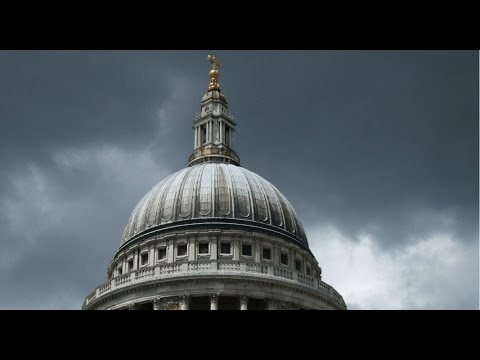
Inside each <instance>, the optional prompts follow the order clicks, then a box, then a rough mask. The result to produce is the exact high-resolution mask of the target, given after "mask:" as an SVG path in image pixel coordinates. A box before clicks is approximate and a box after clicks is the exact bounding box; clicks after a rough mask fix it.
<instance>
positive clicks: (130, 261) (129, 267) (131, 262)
mask: <svg viewBox="0 0 480 360" xmlns="http://www.w3.org/2000/svg"><path fill="white" fill-rule="evenodd" d="M127 265H128V266H127V269H128V270H127V271H132V270H133V259H130V260H128V263H127Z"/></svg>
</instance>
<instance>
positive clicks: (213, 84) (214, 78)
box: [207, 54, 220, 91]
mask: <svg viewBox="0 0 480 360" xmlns="http://www.w3.org/2000/svg"><path fill="white" fill-rule="evenodd" d="M207 60H209V61H210V62H211V63H212V70H210V73H209V74H208V75H209V76H210V84H209V85H208V90H219V91H220V84H219V83H218V77H219V76H220V73H219V72H218V69H219V68H220V63H219V62H218V61H217V56H216V55H215V54H212V55H208V56H207Z"/></svg>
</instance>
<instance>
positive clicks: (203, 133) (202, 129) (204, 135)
mask: <svg viewBox="0 0 480 360" xmlns="http://www.w3.org/2000/svg"><path fill="white" fill-rule="evenodd" d="M200 134H201V137H202V139H201V140H202V144H205V143H206V142H207V126H206V125H202V126H201V127H200Z"/></svg>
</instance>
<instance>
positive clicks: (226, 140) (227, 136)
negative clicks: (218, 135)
mask: <svg viewBox="0 0 480 360" xmlns="http://www.w3.org/2000/svg"><path fill="white" fill-rule="evenodd" d="M225 145H227V146H230V128H229V127H228V126H227V125H225Z"/></svg>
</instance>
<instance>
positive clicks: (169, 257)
mask: <svg viewBox="0 0 480 360" xmlns="http://www.w3.org/2000/svg"><path fill="white" fill-rule="evenodd" d="M174 248H175V243H174V241H173V240H168V242H167V263H173V261H174V260H175V257H174V253H173V251H174Z"/></svg>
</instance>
